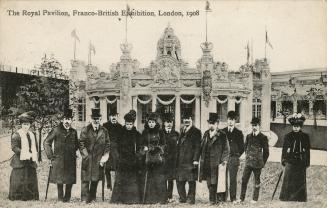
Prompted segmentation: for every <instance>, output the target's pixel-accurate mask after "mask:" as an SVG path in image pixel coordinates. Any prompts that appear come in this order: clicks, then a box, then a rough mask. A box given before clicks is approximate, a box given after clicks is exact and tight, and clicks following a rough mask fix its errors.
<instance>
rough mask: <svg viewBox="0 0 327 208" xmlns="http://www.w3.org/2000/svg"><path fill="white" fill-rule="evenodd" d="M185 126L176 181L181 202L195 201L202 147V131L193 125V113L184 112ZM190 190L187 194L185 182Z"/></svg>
mask: <svg viewBox="0 0 327 208" xmlns="http://www.w3.org/2000/svg"><path fill="white" fill-rule="evenodd" d="M182 119H183V127H182V128H181V135H180V137H179V139H178V145H177V165H176V183H177V191H178V194H179V197H180V200H179V201H180V202H181V203H185V202H188V203H190V204H194V203H195V191H196V180H197V179H198V164H199V162H198V161H199V157H200V148H201V131H200V130H199V129H198V128H196V127H195V126H193V121H192V113H191V112H185V113H184V114H183V117H182ZM186 182H188V185H189V190H188V194H187V196H186V190H185V184H186Z"/></svg>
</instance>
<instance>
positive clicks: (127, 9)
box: [126, 4, 132, 18]
mask: <svg viewBox="0 0 327 208" xmlns="http://www.w3.org/2000/svg"><path fill="white" fill-rule="evenodd" d="M127 16H129V17H130V18H132V13H131V8H130V7H129V5H128V4H126V17H127Z"/></svg>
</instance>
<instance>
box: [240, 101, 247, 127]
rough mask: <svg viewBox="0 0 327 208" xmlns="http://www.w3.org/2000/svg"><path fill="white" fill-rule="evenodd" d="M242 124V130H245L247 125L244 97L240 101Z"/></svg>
mask: <svg viewBox="0 0 327 208" xmlns="http://www.w3.org/2000/svg"><path fill="white" fill-rule="evenodd" d="M240 124H241V129H242V131H244V130H245V127H246V100H245V99H244V98H241V103H240Z"/></svg>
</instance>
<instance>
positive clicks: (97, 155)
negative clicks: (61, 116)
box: [80, 124, 110, 201]
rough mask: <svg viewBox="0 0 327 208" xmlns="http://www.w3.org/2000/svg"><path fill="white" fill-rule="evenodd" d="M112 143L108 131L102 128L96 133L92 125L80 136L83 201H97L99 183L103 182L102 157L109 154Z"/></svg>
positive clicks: (83, 130) (85, 128) (84, 129)
mask: <svg viewBox="0 0 327 208" xmlns="http://www.w3.org/2000/svg"><path fill="white" fill-rule="evenodd" d="M109 148H110V141H109V135H108V131H107V129H105V128H104V127H102V126H100V127H99V130H98V132H96V131H94V129H93V126H92V124H89V125H88V126H86V127H84V128H83V129H82V131H81V136H80V152H81V155H82V157H83V160H82V171H81V180H82V187H81V199H82V201H84V200H95V198H96V190H97V185H98V181H99V180H102V177H103V175H102V174H103V169H102V168H100V160H101V157H102V156H103V155H104V154H106V153H109Z"/></svg>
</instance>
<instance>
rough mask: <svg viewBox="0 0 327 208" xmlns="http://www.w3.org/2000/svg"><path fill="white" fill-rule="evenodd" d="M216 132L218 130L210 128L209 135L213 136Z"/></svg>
mask: <svg viewBox="0 0 327 208" xmlns="http://www.w3.org/2000/svg"><path fill="white" fill-rule="evenodd" d="M216 133H217V130H213V131H211V130H209V136H210V138H212V137H213V136H215V134H216Z"/></svg>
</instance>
